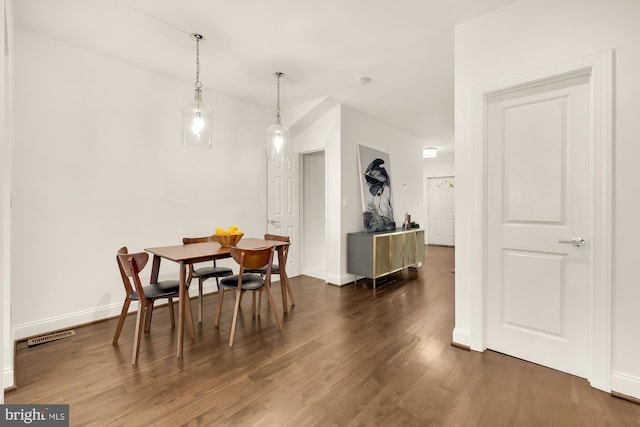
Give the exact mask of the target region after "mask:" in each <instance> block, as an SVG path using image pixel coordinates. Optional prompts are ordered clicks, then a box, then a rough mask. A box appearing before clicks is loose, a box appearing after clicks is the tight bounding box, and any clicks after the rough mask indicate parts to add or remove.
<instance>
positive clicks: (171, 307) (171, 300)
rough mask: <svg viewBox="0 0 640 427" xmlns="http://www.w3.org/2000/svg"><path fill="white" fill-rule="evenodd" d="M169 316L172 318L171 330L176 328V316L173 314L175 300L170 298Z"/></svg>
mask: <svg viewBox="0 0 640 427" xmlns="http://www.w3.org/2000/svg"><path fill="white" fill-rule="evenodd" d="M169 316H171V328H172V329H173V328H175V327H176V316H175V315H174V313H173V298H169Z"/></svg>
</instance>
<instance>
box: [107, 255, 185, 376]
mask: <svg viewBox="0 0 640 427" xmlns="http://www.w3.org/2000/svg"><path fill="white" fill-rule="evenodd" d="M116 260H117V262H118V269H119V270H120V275H121V276H122V283H123V284H124V288H125V292H126V295H125V299H124V302H123V304H122V311H121V312H120V318H119V319H118V325H117V326H116V332H115V334H114V336H113V344H114V345H115V344H117V343H118V339H119V338H120V333H121V332H122V327H123V325H124V320H125V318H126V317H127V313H128V311H129V305H130V304H131V301H138V313H137V316H136V329H135V334H134V338H133V356H132V361H131V364H132V365H135V364H137V363H138V355H139V354H140V339H141V337H142V328H143V326H144V331H145V332H149V330H150V329H151V317H152V315H153V304H154V302H155V301H156V300H158V299H162V298H166V299H167V300H168V305H169V316H170V318H171V327H172V328H175V326H176V323H175V319H174V312H173V298H179V297H180V281H179V280H163V281H158V282H156V283H150V284H149V285H146V286H143V285H142V282H141V281H140V275H139V274H140V271H142V270H143V269H144V267H145V266H146V265H147V263H148V261H149V254H148V253H146V252H138V253H133V254H130V253H129V251H128V249H127V248H126V247H122V248H120V249H119V250H118V253H117V255H116ZM132 282H133V283H132ZM186 310H187V316H188V318H189V319H192V317H191V304H190V303H189V300H188V299H187V301H186ZM143 318H144V323H143Z"/></svg>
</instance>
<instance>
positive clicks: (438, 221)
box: [427, 176, 456, 246]
mask: <svg viewBox="0 0 640 427" xmlns="http://www.w3.org/2000/svg"><path fill="white" fill-rule="evenodd" d="M427 186H428V187H427V188H428V189H429V193H428V202H429V224H428V229H427V232H428V236H429V240H428V242H429V244H430V245H445V246H454V245H455V219H456V218H455V216H456V214H455V194H454V191H455V188H456V180H455V178H454V177H452V176H450V177H445V178H429V179H428V180H427Z"/></svg>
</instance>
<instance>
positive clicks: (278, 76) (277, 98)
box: [273, 72, 284, 124]
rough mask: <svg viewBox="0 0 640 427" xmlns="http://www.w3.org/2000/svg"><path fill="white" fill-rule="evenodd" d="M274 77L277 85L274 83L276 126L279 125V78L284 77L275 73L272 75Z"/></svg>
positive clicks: (279, 73)
mask: <svg viewBox="0 0 640 427" xmlns="http://www.w3.org/2000/svg"><path fill="white" fill-rule="evenodd" d="M273 75H274V76H276V78H277V79H278V80H277V83H276V90H277V92H276V93H277V96H276V121H277V123H278V124H281V123H280V77H282V76H283V75H284V73H281V72H276V73H273Z"/></svg>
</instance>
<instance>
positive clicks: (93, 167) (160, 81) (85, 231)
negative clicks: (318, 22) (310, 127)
mask: <svg viewBox="0 0 640 427" xmlns="http://www.w3.org/2000/svg"><path fill="white" fill-rule="evenodd" d="M15 36H16V37H15V46H16V47H15V79H14V93H15V97H14V99H15V102H14V119H15V121H14V123H15V127H14V130H15V132H14V135H15V145H14V156H13V213H12V232H13V236H12V246H11V260H12V265H11V266H12V287H11V295H12V299H13V304H12V312H13V319H12V325H13V329H14V331H15V338H16V339H20V338H23V337H25V336H30V335H34V334H39V333H42V332H48V331H51V330H54V329H57V328H63V327H68V326H73V325H78V324H80V323H83V322H88V321H93V320H96V319H100V318H104V317H107V316H112V315H115V314H117V313H118V312H119V310H120V307H121V304H122V299H123V297H124V295H123V287H122V283H121V279H120V277H119V274H118V270H117V268H116V263H115V252H116V250H117V249H118V248H119V247H121V246H124V245H126V246H128V247H129V249H130V250H132V251H140V250H143V249H144V248H145V247H152V246H160V245H170V244H179V243H181V241H182V237H184V236H198V235H205V234H210V233H212V232H213V230H214V229H215V227H216V226H222V227H225V228H226V226H228V225H230V224H236V225H238V226H239V227H241V228H242V229H243V230H244V232H245V234H246V235H248V236H261V235H262V234H264V233H265V232H266V227H265V222H264V218H265V217H266V194H265V193H264V192H262V191H258V190H256V186H255V182H256V179H262V177H264V176H265V175H266V170H265V167H266V166H265V161H264V147H263V143H264V132H265V129H266V128H267V126H268V125H269V123H270V120H271V119H272V114H271V111H268V110H267V109H262V108H258V107H255V106H251V105H249V104H246V103H243V102H240V101H237V100H234V99H231V98H228V97H225V96H223V95H220V94H217V93H213V92H210V91H206V90H205V93H204V95H203V97H204V100H205V101H206V102H207V103H209V105H211V107H212V109H213V111H214V134H215V135H214V138H215V143H214V147H213V149H212V150H210V151H198V150H196V151H193V150H188V149H184V148H183V147H181V145H180V119H181V111H182V107H183V106H184V104H185V103H187V102H188V101H190V100H191V97H192V96H193V84H192V82H181V81H176V80H172V79H170V78H167V77H165V76H163V75H160V74H157V73H154V72H150V71H148V70H144V69H141V68H137V67H135V66H132V65H130V64H126V63H123V62H119V61H116V60H114V59H112V58H109V57H106V56H102V55H99V54H97V53H94V52H91V51H87V50H83V49H80V48H77V47H74V46H71V45H68V44H65V43H61V42H57V41H54V40H52V39H49V38H44V37H41V36H39V35H36V34H34V33H30V32H26V31H23V30H16V33H15ZM204 83H205V85H206V82H204ZM257 177H260V178H257ZM226 261H227V262H228V263H229V265H231V266H234V267H235V265H233V263H232V262H231V261H229V260H226ZM177 271H178V268H177V266H176V265H172V263H168V262H164V263H163V266H162V269H161V275H167V276H168V275H171V276H173V275H175V273H176V272H177ZM192 291H193V290H192Z"/></svg>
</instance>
